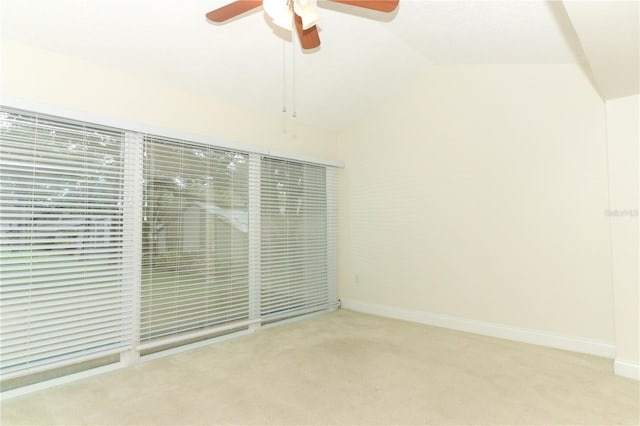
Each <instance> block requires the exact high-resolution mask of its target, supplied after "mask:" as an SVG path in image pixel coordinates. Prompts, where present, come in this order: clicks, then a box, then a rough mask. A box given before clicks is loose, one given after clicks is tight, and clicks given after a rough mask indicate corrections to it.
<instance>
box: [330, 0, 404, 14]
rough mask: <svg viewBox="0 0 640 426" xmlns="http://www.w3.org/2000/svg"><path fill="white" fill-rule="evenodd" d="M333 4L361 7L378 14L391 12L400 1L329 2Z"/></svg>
mask: <svg viewBox="0 0 640 426" xmlns="http://www.w3.org/2000/svg"><path fill="white" fill-rule="evenodd" d="M330 1H332V2H334V3H342V4H348V5H350V6H357V7H363V8H365V9H371V10H377V11H379V12H393V11H394V10H395V9H396V7H398V3H399V2H400V0H330Z"/></svg>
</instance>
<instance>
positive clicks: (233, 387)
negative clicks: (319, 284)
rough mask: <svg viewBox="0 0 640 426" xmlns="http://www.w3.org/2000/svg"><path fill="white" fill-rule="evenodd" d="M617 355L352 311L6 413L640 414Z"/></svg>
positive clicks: (278, 416)
mask: <svg viewBox="0 0 640 426" xmlns="http://www.w3.org/2000/svg"><path fill="white" fill-rule="evenodd" d="M611 370H612V361H611V360H608V359H603V358H598V357H593V356H587V355H580V354H575V353H571V352H565V351H560V350H554V349H548V348H542V347H538V346H532V345H526V344H521V343H515V342H509V341H505V340H499V339H493V338H486V337H481V336H476V335H472V334H466V333H460V332H455V331H451V330H445V329H441V328H435V327H428V326H424V325H418V324H412V323H407V322H402V321H395V320H389V319H383V318H377V317H373V316H368V315H362V314H357V313H353V312H349V311H345V310H340V311H337V312H335V313H331V314H327V315H323V316H320V317H317V318H312V319H308V320H304V321H300V322H296V323H292V324H287V325H284V326H280V327H275V328H271V329H268V330H263V331H261V332H259V333H256V334H253V335H249V336H244V337H240V338H238V339H233V340H228V341H225V342H222V343H217V344H213V345H211V346H207V347H204V348H200V349H195V350H192V351H189V352H184V353H181V354H178V355H173V356H170V357H166V358H162V359H158V360H154V361H149V362H147V363H143V364H139V365H137V366H135V367H131V368H126V369H123V370H118V371H115V372H111V373H106V374H103V375H100V376H97V377H93V378H89V379H85V380H82V381H79V382H74V383H71V384H67V385H62V386H59V387H56V388H53V389H49V390H45V391H41V392H37V393H33V394H29V395H26V396H22V397H16V398H13V399H9V400H6V401H4V402H3V407H2V408H3V411H2V424H3V425H5V426H6V425H15V424H43V425H51V424H65V425H76V424H108V425H126V424H139V425H143V424H153V425H163V424H171V425H183V424H211V425H213V424H296V425H297V424H371V425H379V424H469V423H473V424H519V425H521V424H545V425H549V424H607V425H609V424H630V425H637V424H639V423H640V414H639V402H638V401H639V383H638V382H636V381H633V380H629V379H624V378H621V377H618V376H615V375H614V374H613V373H612V371H611Z"/></svg>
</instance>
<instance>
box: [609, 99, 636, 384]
mask: <svg viewBox="0 0 640 426" xmlns="http://www.w3.org/2000/svg"><path fill="white" fill-rule="evenodd" d="M639 103H640V97H639V96H638V95H635V96H628V97H623V98H618V99H613V100H609V101H607V103H606V109H607V145H608V154H609V155H608V158H609V185H610V210H609V214H610V220H611V243H612V259H613V284H614V295H615V324H616V362H615V369H616V372H617V373H618V374H622V375H624V376H628V377H634V378H635V379H637V380H638V379H640V291H639V287H640V276H639V274H638V243H639V240H638V191H639V186H638V178H639V177H638V155H639V154H638V141H639V140H640V132H639V131H638V128H639V123H638V122H639V114H640V111H639V110H638V104H639Z"/></svg>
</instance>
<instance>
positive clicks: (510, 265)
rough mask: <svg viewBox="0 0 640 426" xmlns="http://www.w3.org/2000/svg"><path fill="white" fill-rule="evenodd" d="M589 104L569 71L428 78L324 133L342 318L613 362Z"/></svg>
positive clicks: (605, 242)
mask: <svg viewBox="0 0 640 426" xmlns="http://www.w3.org/2000/svg"><path fill="white" fill-rule="evenodd" d="M605 132H606V130H605V111H604V104H603V102H602V100H601V99H600V98H599V96H598V94H597V93H596V92H595V90H594V89H593V88H592V86H591V85H590V83H589V81H588V79H587V78H586V77H585V76H584V75H583V73H582V72H581V71H580V69H579V67H577V66H572V65H535V66H529V65H504V66H503V65H485V66H472V65H465V66H441V67H434V68H433V69H432V70H431V71H428V72H427V73H426V74H425V75H424V76H422V77H421V78H420V79H418V80H417V81H415V82H413V83H411V84H410V85H409V86H408V87H407V88H406V90H404V91H403V92H402V93H400V94H399V95H397V96H395V97H393V98H392V99H390V100H389V101H388V102H387V103H385V104H384V105H383V106H381V107H379V108H377V109H376V110H374V112H372V113H371V114H369V115H368V116H367V117H366V118H364V119H362V120H361V121H359V122H358V123H357V124H356V125H355V126H354V127H353V128H351V129H350V130H349V131H347V132H345V133H343V134H341V135H340V136H339V140H340V151H341V159H342V160H344V161H345V164H346V168H345V170H344V172H343V179H342V184H341V195H340V199H339V206H340V213H339V246H338V251H339V268H338V269H339V271H340V272H339V294H340V297H341V298H342V300H343V303H344V305H345V306H347V307H352V308H355V309H359V310H364V311H370V312H377V313H386V314H389V315H391V316H397V317H403V318H408V319H418V320H423V321H424V322H431V323H435V324H437V325H451V326H454V327H457V328H461V329H468V330H471V331H484V332H487V334H494V335H498V336H502V337H511V338H516V339H521V340H525V341H532V342H536V343H543V344H551V345H554V346H559V347H565V348H568V349H574V350H581V351H584V352H590V353H596V354H599V355H605V356H613V348H614V341H615V332H614V315H613V294H612V283H611V263H610V260H611V256H610V239H609V225H608V219H607V218H606V216H605V214H604V211H605V209H607V162H606V139H605Z"/></svg>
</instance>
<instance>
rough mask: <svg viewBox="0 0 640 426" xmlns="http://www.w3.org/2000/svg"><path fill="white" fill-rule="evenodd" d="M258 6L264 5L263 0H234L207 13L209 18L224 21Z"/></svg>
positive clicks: (214, 20)
mask: <svg viewBox="0 0 640 426" xmlns="http://www.w3.org/2000/svg"><path fill="white" fill-rule="evenodd" d="M258 6H262V0H239V1H234V2H233V3H229V4H228V5H226V6H222V7H219V8H218V9H216V10H212V11H211V12H209V13H207V19H208V20H210V21H213V22H224V21H227V20H229V19H231V18H234V17H236V16H238V15H241V14H243V13H245V12H247V11H249V10H251V9H255V8H256V7H258Z"/></svg>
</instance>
